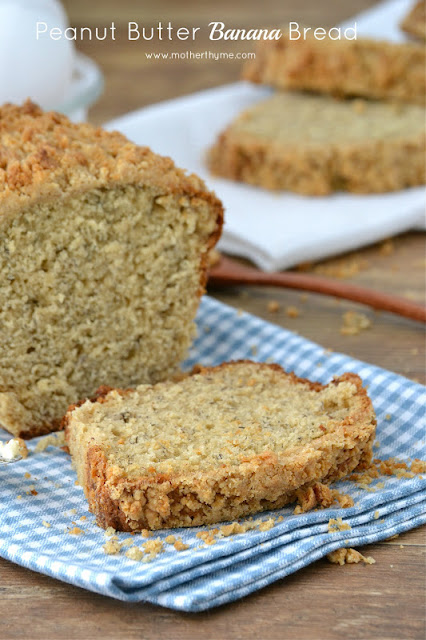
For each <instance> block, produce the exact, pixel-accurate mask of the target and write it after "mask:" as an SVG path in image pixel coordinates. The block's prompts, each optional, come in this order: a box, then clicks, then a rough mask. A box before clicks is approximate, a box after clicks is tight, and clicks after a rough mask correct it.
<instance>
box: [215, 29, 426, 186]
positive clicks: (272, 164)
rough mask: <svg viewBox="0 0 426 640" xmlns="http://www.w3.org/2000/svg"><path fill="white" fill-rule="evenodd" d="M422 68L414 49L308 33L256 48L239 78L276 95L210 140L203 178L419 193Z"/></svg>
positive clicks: (418, 49) (419, 49) (425, 93)
mask: <svg viewBox="0 0 426 640" xmlns="http://www.w3.org/2000/svg"><path fill="white" fill-rule="evenodd" d="M425 64H426V56H425V48H424V46H423V45H421V44H417V43H406V44H405V43H404V44H395V43H389V42H379V41H374V40H370V39H362V38H360V39H357V40H346V39H341V40H331V39H326V40H318V39H316V37H315V36H314V35H312V34H311V35H310V34H309V33H308V34H307V36H306V38H305V39H303V38H300V39H299V40H293V39H291V36H290V34H288V33H287V34H286V33H284V34H283V35H282V37H281V38H280V39H279V40H275V41H261V42H259V45H258V48H257V52H256V59H255V60H253V61H250V62H249V63H248V64H247V65H246V67H245V68H244V71H243V76H244V78H245V79H246V80H249V81H251V82H255V83H260V84H265V85H268V86H270V87H273V88H274V89H275V90H276V92H275V93H274V94H273V96H272V97H270V98H268V99H266V100H264V101H261V102H260V103H257V104H256V105H255V106H254V107H252V108H249V109H248V110H247V111H245V112H244V113H243V114H241V115H240V116H239V117H237V119H236V120H235V121H234V122H232V123H231V124H230V125H229V126H228V127H227V128H226V130H225V131H224V132H223V133H222V134H221V135H220V136H219V138H218V140H217V142H216V143H215V145H214V146H213V147H212V149H211V150H210V152H209V155H208V162H209V166H210V169H211V171H212V173H214V174H216V175H218V176H222V177H226V178H231V179H233V180H238V181H242V182H247V183H249V184H253V185H258V186H260V187H264V188H267V189H284V190H290V191H295V192H298V193H302V194H307V195H324V194H328V193H330V192H332V191H339V190H346V191H351V192H355V193H380V192H385V191H394V190H399V189H403V188H406V187H411V186H416V185H420V184H423V183H424V182H425V116H426V111H425V106H424V105H425V98H426V80H425ZM296 91H297V93H296Z"/></svg>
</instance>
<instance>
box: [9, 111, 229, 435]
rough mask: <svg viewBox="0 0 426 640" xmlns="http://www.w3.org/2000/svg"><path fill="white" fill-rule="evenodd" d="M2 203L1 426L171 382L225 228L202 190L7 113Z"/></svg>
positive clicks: (51, 419) (88, 135) (58, 122)
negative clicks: (97, 395)
mask: <svg viewBox="0 0 426 640" xmlns="http://www.w3.org/2000/svg"><path fill="white" fill-rule="evenodd" d="M0 203H1V215H0V273H1V284H0V425H1V426H3V427H5V428H6V429H8V430H9V431H10V432H11V433H13V434H14V435H19V436H22V437H32V436H35V435H39V434H41V433H45V432H48V431H51V430H54V429H57V428H59V423H60V420H61V418H62V417H63V415H64V413H65V411H66V410H67V407H68V406H69V404H70V403H72V402H76V400H78V399H79V398H81V397H84V396H87V395H88V394H91V393H94V391H95V390H96V389H97V388H98V387H99V385H100V384H103V383H107V384H109V385H112V386H130V385H134V384H137V383H140V382H156V381H158V380H162V379H165V378H166V377H167V376H169V375H170V374H171V373H173V372H174V371H175V369H176V368H177V365H178V363H179V362H180V361H181V360H182V359H183V358H184V356H185V353H186V349H187V347H188V345H189V343H190V340H191V338H192V335H193V318H194V316H195V313H196V310H197V307H198V302H199V298H200V295H201V294H202V292H203V290H204V284H205V279H206V265H207V256H208V251H209V249H210V247H212V246H213V245H214V244H215V242H216V240H217V238H218V236H219V235H220V228H221V224H222V206H221V204H220V202H219V201H218V200H217V199H216V198H215V196H214V195H213V194H212V193H210V192H208V191H207V190H206V187H205V185H204V183H203V182H202V181H201V180H200V179H199V178H198V177H196V176H194V175H191V176H188V175H186V174H185V173H184V172H183V171H181V170H180V169H177V168H176V167H175V166H174V164H173V162H172V161H171V160H170V159H169V158H162V157H160V156H157V155H155V154H154V153H152V152H151V151H150V150H149V149H147V148H143V147H138V146H136V145H134V144H131V143H130V142H129V141H128V140H127V139H126V138H124V136H122V135H120V134H119V133H116V132H115V133H107V132H106V131H102V130H101V129H97V128H95V127H93V126H90V125H87V124H79V125H76V124H72V123H71V122H70V121H69V120H68V119H67V118H66V117H65V116H63V115H59V114H57V113H44V112H42V111H41V110H40V109H39V108H38V107H37V106H35V105H34V104H32V103H30V102H27V103H26V104H25V105H24V106H22V107H16V106H13V105H5V106H4V107H2V108H1V109H0Z"/></svg>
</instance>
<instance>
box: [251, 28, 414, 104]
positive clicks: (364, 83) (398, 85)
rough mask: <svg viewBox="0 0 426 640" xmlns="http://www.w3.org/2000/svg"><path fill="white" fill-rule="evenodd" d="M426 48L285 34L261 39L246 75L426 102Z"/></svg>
mask: <svg viewBox="0 0 426 640" xmlns="http://www.w3.org/2000/svg"><path fill="white" fill-rule="evenodd" d="M425 63H426V54H425V49H424V47H423V46H422V45H420V44H416V43H403V44H394V43H391V42H384V41H383V42H382V41H377V40H370V39H368V38H358V39H357V40H346V39H343V40H330V39H326V40H317V39H316V38H315V37H313V36H309V35H308V36H307V38H306V39H303V38H300V39H299V40H290V39H289V36H288V34H286V33H284V34H283V36H282V38H280V40H273V41H270V40H268V41H266V40H261V41H259V43H258V47H257V51H256V58H255V59H254V60H252V61H250V62H248V63H247V64H246V66H245V67H244V69H243V78H244V79H245V80H249V81H250V82H256V83H259V84H267V85H271V86H273V87H277V88H280V89H304V90H308V91H318V92H320V93H331V94H334V95H338V96H361V97H366V98H373V99H379V100H383V99H385V100H400V101H403V102H411V103H414V104H421V105H423V104H425V100H426V80H425V73H424V69H425Z"/></svg>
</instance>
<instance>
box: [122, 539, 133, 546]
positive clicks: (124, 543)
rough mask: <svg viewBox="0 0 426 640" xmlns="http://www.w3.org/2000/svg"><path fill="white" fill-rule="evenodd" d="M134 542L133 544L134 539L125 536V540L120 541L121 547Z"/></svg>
mask: <svg viewBox="0 0 426 640" xmlns="http://www.w3.org/2000/svg"><path fill="white" fill-rule="evenodd" d="M134 544H135V541H134V540H132V538H126V540H123V542H122V543H121V548H123V547H131V546H132V545H134Z"/></svg>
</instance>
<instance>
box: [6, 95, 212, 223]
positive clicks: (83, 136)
mask: <svg viewBox="0 0 426 640" xmlns="http://www.w3.org/2000/svg"><path fill="white" fill-rule="evenodd" d="M0 141H1V145H0V205H1V208H2V216H5V215H7V214H9V213H13V212H16V211H19V210H20V209H21V208H22V207H27V206H31V205H33V204H35V203H36V202H41V201H44V200H50V199H53V198H64V197H66V196H67V195H70V194H71V193H79V192H85V191H89V190H91V189H99V188H106V187H108V186H109V185H111V184H113V185H114V186H116V185H125V184H133V185H140V186H143V185H145V184H148V185H150V186H151V187H154V188H157V189H158V195H162V194H169V193H171V194H184V195H187V196H190V197H199V198H202V199H203V200H207V201H208V202H210V204H211V205H212V206H213V207H214V208H215V209H216V211H217V217H218V222H220V219H221V215H222V207H221V203H220V202H219V201H218V200H217V198H216V197H215V196H214V194H212V193H210V192H208V191H207V189H206V187H205V184H204V182H203V181H202V180H201V179H200V178H198V177H197V176H196V175H194V174H192V175H187V174H186V173H185V172H184V171H182V170H181V169H178V168H176V167H175V165H174V163H173V161H172V160H171V159H170V158H166V157H162V156H158V155H156V154H155V153H153V152H152V151H151V150H150V149H149V148H148V147H140V146H138V145H135V144H133V143H131V142H130V141H129V140H127V138H126V137H125V136H123V135H122V134H121V133H118V132H117V131H113V132H109V131H105V130H104V129H101V128H97V127H94V126H92V125H90V124H74V123H72V122H71V121H70V120H69V119H68V118H67V117H66V116H64V115H62V114H59V113H55V112H53V111H49V112H44V111H43V110H42V109H40V108H39V107H38V106H37V105H35V104H34V103H32V102H31V101H30V100H27V102H25V104H23V105H22V106H20V107H19V106H16V105H13V104H5V105H3V106H2V107H1V108H0ZM219 226H220V225H219ZM219 233H220V232H219Z"/></svg>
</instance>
